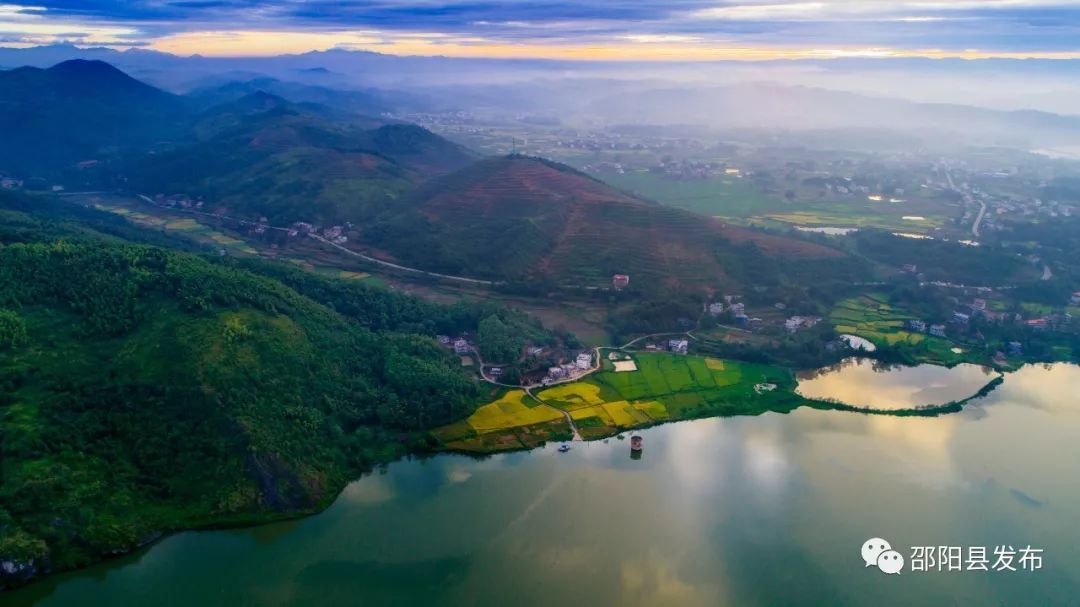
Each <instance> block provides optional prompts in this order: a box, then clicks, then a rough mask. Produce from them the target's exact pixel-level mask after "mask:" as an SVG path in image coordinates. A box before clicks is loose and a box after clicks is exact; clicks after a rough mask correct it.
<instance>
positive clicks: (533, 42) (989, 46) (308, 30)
mask: <svg viewBox="0 0 1080 607" xmlns="http://www.w3.org/2000/svg"><path fill="white" fill-rule="evenodd" d="M9 1H10V3H8V4H0V44H4V45H23V46H26V45H34V44H43V43H51V42H72V43H75V44H80V45H107V46H113V47H132V46H149V47H151V48H158V49H162V50H168V51H172V52H177V53H196V52H198V53H202V54H226V55H227V54H237V55H249V54H276V53H286V52H302V51H306V50H324V49H328V48H335V47H346V48H367V49H372V50H379V51H384V52H395V53H416V54H445V55H459V56H511V57H513V56H520V57H560V58H598V59H619V58H630V59H642V58H657V59H702V58H755V59H756V58H770V57H802V56H851V55H856V56H881V55H900V56H911V55H917V56H962V57H982V56H1006V57H1026V56H1038V57H1046V56H1062V57H1074V56H1078V55H1080V0H1057V1H1047V0H979V1H974V0H956V1H951V0H895V1H892V0H753V1H751V0H744V1H728V2H725V1H717V0H662V1H660V0H581V1H574V2H571V1H569V0H567V1H550V0H548V1H544V0H538V1H523V0H510V1H501V2H496V1H492V0H460V1H438V0H351V1H344V2H329V1H326V0H273V1H269V2H263V1H256V0H172V1H164V0H150V1H146V2H130V1H127V0H79V1H71V0H35V1H34V3H33V4H19V3H18V2H19V0H9ZM0 2H3V0H0Z"/></svg>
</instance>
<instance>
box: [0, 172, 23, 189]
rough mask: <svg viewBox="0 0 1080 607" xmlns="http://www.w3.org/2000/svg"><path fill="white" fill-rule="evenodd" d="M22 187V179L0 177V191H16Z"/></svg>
mask: <svg viewBox="0 0 1080 607" xmlns="http://www.w3.org/2000/svg"><path fill="white" fill-rule="evenodd" d="M22 186H23V182H22V179H15V178H14V177H7V176H5V175H0V189H4V190H17V189H19V188H21V187H22Z"/></svg>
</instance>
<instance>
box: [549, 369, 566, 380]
mask: <svg viewBox="0 0 1080 607" xmlns="http://www.w3.org/2000/svg"><path fill="white" fill-rule="evenodd" d="M548 377H550V378H552V379H562V378H564V377H566V370H564V369H563V368H562V367H549V368H548Z"/></svg>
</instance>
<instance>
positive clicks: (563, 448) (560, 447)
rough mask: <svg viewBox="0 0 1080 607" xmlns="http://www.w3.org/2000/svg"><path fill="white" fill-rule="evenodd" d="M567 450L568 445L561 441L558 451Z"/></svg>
mask: <svg viewBox="0 0 1080 607" xmlns="http://www.w3.org/2000/svg"><path fill="white" fill-rule="evenodd" d="M569 450H570V445H567V444H566V443H563V444H561V445H559V453H566V452H567V451H569Z"/></svg>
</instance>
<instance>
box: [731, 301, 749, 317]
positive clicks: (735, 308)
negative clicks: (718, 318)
mask: <svg viewBox="0 0 1080 607" xmlns="http://www.w3.org/2000/svg"><path fill="white" fill-rule="evenodd" d="M730 310H731V313H732V314H734V315H735V316H746V304H744V303H741V302H739V303H733V304H731V306H730Z"/></svg>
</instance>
